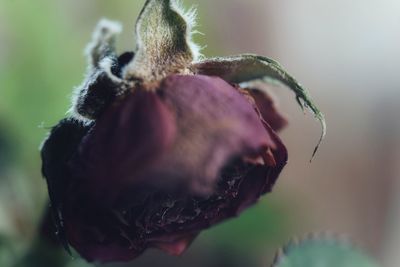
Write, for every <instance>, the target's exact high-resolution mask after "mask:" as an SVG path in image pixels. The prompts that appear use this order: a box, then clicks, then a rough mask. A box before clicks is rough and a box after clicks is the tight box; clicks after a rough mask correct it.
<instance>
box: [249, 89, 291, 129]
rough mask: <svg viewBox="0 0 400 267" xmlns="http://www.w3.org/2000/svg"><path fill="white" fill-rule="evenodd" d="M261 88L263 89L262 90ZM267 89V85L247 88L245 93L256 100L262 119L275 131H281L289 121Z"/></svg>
mask: <svg viewBox="0 0 400 267" xmlns="http://www.w3.org/2000/svg"><path fill="white" fill-rule="evenodd" d="M260 86H262V87H263V88H260ZM266 89H267V87H266V85H264V84H259V85H257V86H255V87H249V88H246V89H244V90H243V91H244V92H245V93H247V94H249V95H250V96H251V97H252V98H253V99H254V102H255V105H256V107H257V108H258V109H259V111H260V113H261V116H262V118H263V119H264V120H265V121H266V122H267V123H268V124H269V125H270V126H271V128H272V129H273V130H274V131H280V130H282V129H283V128H284V127H285V126H286V125H287V124H288V121H287V119H286V117H285V116H283V115H282V114H281V113H280V112H279V111H278V108H277V106H276V101H275V100H274V98H273V96H272V95H271V94H270V93H268V91H267V90H266Z"/></svg>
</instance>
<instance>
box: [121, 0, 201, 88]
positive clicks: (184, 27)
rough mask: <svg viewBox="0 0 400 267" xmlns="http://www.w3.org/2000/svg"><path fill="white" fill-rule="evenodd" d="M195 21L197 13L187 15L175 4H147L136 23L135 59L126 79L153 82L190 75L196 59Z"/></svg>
mask: <svg viewBox="0 0 400 267" xmlns="http://www.w3.org/2000/svg"><path fill="white" fill-rule="evenodd" d="M194 17H195V12H194V9H192V10H190V11H189V12H186V13H185V12H183V11H182V10H181V8H180V5H179V4H178V3H177V2H176V1H174V0H148V1H147V2H146V4H145V6H144V8H143V10H142V12H141V13H140V16H139V19H138V21H137V23H136V38H137V49H136V53H135V54H136V56H135V59H134V60H133V61H132V62H131V63H130V65H129V66H128V68H127V70H126V72H125V75H124V78H125V79H128V80H142V81H145V82H154V81H160V80H162V79H163V78H165V77H166V76H167V75H169V74H177V73H180V74H187V73H188V70H189V69H188V66H189V65H190V63H191V62H192V61H193V60H195V59H196V56H197V52H196V48H195V47H196V46H195V45H194V44H193V42H192V41H191V35H192V28H193V26H194Z"/></svg>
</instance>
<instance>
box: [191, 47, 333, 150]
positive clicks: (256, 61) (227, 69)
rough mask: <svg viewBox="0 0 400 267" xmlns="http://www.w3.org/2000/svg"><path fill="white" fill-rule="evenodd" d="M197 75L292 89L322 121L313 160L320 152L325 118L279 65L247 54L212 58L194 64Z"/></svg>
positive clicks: (297, 98) (297, 97) (193, 67)
mask: <svg viewBox="0 0 400 267" xmlns="http://www.w3.org/2000/svg"><path fill="white" fill-rule="evenodd" d="M192 70H193V72H195V73H197V74H204V75H214V76H219V77H221V78H222V79H224V80H226V81H228V82H231V83H243V82H249V81H252V80H257V79H264V80H265V79H272V80H276V81H279V82H281V83H283V84H284V85H286V86H288V87H289V88H290V89H291V90H292V91H293V92H294V93H295V94H296V100H297V102H298V104H299V105H300V107H301V108H302V109H303V110H304V107H307V108H309V109H310V110H311V112H312V113H313V114H314V116H315V118H316V119H317V120H318V121H319V122H320V124H321V128H322V133H321V137H320V139H319V141H318V144H317V145H316V147H315V149H314V151H313V154H312V157H314V155H315V153H316V152H317V150H318V147H319V145H320V144H321V142H322V140H323V138H324V137H325V135H326V122H325V118H324V115H323V114H322V112H321V111H320V110H319V109H318V107H317V106H316V105H315V104H314V102H313V101H312V99H311V97H310V95H309V93H308V91H307V89H306V88H304V87H303V86H302V85H301V84H300V83H299V82H297V81H296V79H295V78H293V76H291V75H290V74H289V73H288V72H287V71H286V70H284V69H283V68H282V67H281V66H280V65H279V63H278V62H276V61H274V60H272V59H269V58H267V57H263V56H258V55H252V54H243V55H237V56H230V57H217V58H209V59H205V60H202V61H199V62H195V63H193V65H192Z"/></svg>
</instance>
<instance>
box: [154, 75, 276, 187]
mask: <svg viewBox="0 0 400 267" xmlns="http://www.w3.org/2000/svg"><path fill="white" fill-rule="evenodd" d="M160 93H161V94H162V97H163V99H164V101H165V102H166V103H167V104H168V105H169V106H170V108H171V109H172V110H173V112H174V113H175V116H176V122H177V129H178V130H177V138H176V142H175V143H174V145H173V147H172V149H171V151H170V152H169V153H168V154H166V156H165V157H164V158H163V159H162V160H161V161H160V163H159V167H158V170H159V172H160V174H162V175H163V177H164V178H168V177H173V178H175V179H177V180H185V181H186V182H187V183H188V184H191V189H192V190H193V191H195V192H198V193H205V192H206V193H209V192H211V191H212V190H213V188H214V186H215V184H216V179H217V177H218V174H219V172H220V170H221V169H222V167H223V166H224V165H226V164H227V162H229V161H230V160H232V159H233V158H237V157H241V156H245V155H251V154H255V153H258V152H260V151H261V150H262V149H263V148H265V147H271V148H272V147H275V144H274V142H273V140H272V139H271V137H270V135H269V134H268V132H267V131H266V130H265V128H264V127H263V124H262V122H261V120H260V118H259V115H258V114H257V112H256V111H255V110H254V108H253V106H252V105H251V104H250V103H249V102H248V101H247V100H246V99H245V98H244V97H243V96H242V95H241V94H240V93H239V92H238V91H237V90H236V89H235V88H233V87H232V86H231V85H229V84H228V83H226V82H225V81H224V80H222V79H220V78H217V77H207V76H202V75H194V76H179V75H175V76H170V77H168V78H166V79H165V80H164V82H163V83H162V84H161V86H160ZM156 170H157V169H156Z"/></svg>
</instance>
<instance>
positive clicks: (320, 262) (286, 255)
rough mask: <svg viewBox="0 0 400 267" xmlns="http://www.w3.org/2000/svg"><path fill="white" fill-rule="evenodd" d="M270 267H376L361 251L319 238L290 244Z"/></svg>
mask: <svg viewBox="0 0 400 267" xmlns="http://www.w3.org/2000/svg"><path fill="white" fill-rule="evenodd" d="M272 267H378V265H377V264H376V263H375V262H374V261H373V260H371V259H370V257H368V256H367V255H366V254H365V253H363V252H362V251H360V250H358V249H356V248H354V247H352V246H351V245H349V244H347V243H345V242H340V241H338V240H334V239H329V238H321V239H315V238H314V239H308V240H303V241H301V242H300V243H296V242H292V243H291V244H289V245H288V246H286V247H285V248H284V249H283V250H282V251H281V252H280V253H279V254H278V256H277V257H276V259H275V263H274V264H273V265H272Z"/></svg>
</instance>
